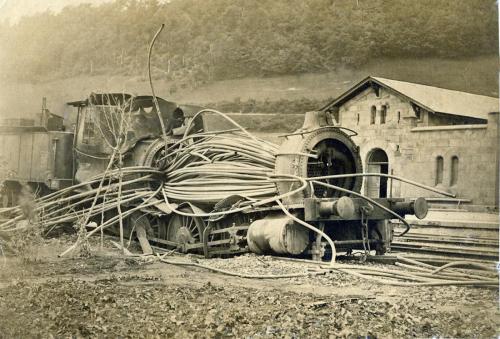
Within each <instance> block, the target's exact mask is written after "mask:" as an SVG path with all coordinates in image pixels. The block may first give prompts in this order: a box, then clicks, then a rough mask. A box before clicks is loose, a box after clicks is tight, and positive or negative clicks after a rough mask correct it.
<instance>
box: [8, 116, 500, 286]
mask: <svg viewBox="0 0 500 339" xmlns="http://www.w3.org/2000/svg"><path fill="white" fill-rule="evenodd" d="M203 113H212V114H218V115H220V116H222V117H223V118H225V119H226V120H228V121H229V122H231V123H232V124H233V125H234V126H235V127H236V129H233V130H227V131H218V132H203V133H193V134H189V132H190V130H191V128H192V126H191V124H190V123H189V124H188V126H187V128H186V132H185V134H184V136H183V137H182V139H181V140H179V141H177V142H175V143H174V144H171V145H170V146H166V148H167V153H166V154H167V156H166V157H165V160H167V161H166V162H167V166H166V168H165V169H164V170H159V169H155V168H149V167H127V168H122V169H116V170H111V171H109V172H106V173H105V174H104V175H100V176H96V177H94V178H91V179H90V180H89V181H87V182H85V183H81V184H77V185H74V186H71V187H68V188H66V189H63V190H60V191H57V192H55V193H52V194H50V195H47V196H45V197H41V198H39V199H36V200H35V206H36V207H35V211H36V213H37V214H38V215H39V218H40V220H43V226H44V227H54V226H56V225H58V224H61V223H67V222H77V221H79V220H81V218H82V216H87V219H88V217H92V216H96V215H99V214H102V213H105V212H107V211H112V210H115V209H117V208H118V207H119V206H122V205H127V206H129V208H128V209H125V210H124V212H123V213H122V214H120V215H115V216H114V217H112V218H110V219H108V220H106V221H105V222H103V223H102V224H101V225H99V226H98V227H96V228H94V229H93V230H92V231H90V232H88V233H87V234H86V235H85V237H86V238H88V237H90V236H92V235H93V234H95V233H96V232H97V231H99V230H103V229H105V228H107V227H109V226H111V225H113V224H114V223H116V222H118V221H119V220H120V218H124V217H127V216H129V215H131V214H132V213H134V212H136V211H139V210H141V209H143V208H145V207H149V206H153V205H155V204H158V203H160V202H164V203H166V204H167V205H168V206H170V208H171V209H172V211H173V213H176V214H179V215H183V216H191V217H202V218H204V217H213V216H224V215H230V214H234V213H238V212H242V211H248V210H251V209H254V208H255V207H259V206H264V205H271V204H276V205H278V206H279V207H280V208H281V210H282V211H283V213H285V214H286V215H287V216H289V217H291V218H292V219H294V220H295V221H296V222H298V223H299V224H301V225H303V226H304V227H306V228H308V229H310V230H311V231H313V232H316V233H317V234H319V235H321V236H322V237H323V238H324V239H325V240H326V241H327V242H328V244H329V245H330V247H331V249H332V259H331V262H330V264H329V265H326V266H322V267H321V268H320V269H319V270H317V271H315V272H313V273H307V274H292V275H284V276H266V277H268V278H277V277H278V278H279V277H282V278H285V277H292V276H301V275H310V274H324V273H326V272H328V271H331V270H337V271H340V272H344V273H348V274H351V275H354V276H357V277H359V278H365V279H371V280H374V281H378V282H381V283H389V284H396V285H402V286H436V285H449V284H455V285H473V286H483V285H484V286H491V285H492V284H497V283H498V280H495V279H491V277H485V276H482V275H475V276H471V275H470V274H469V275H467V274H465V275H464V274H460V273H457V272H450V271H448V272H447V273H444V272H442V270H444V269H446V268H449V267H448V266H446V267H442V268H438V269H439V270H438V269H436V267H432V268H430V267H425V266H422V265H425V264H422V263H420V262H419V263H418V264H415V262H414V261H413V263H412V266H411V269H412V270H413V271H416V272H412V273H407V272H406V273H405V272H401V271H396V270H387V269H378V268H366V267H364V268H363V267H362V268H360V267H359V266H357V265H351V266H349V265H344V264H338V263H335V246H334V243H333V241H332V239H331V238H330V237H329V236H328V235H327V234H325V233H324V232H322V231H321V230H319V229H318V228H316V227H315V226H313V225H311V224H309V223H307V222H305V221H303V220H301V219H299V218H297V217H296V216H295V215H294V214H293V213H292V212H291V211H290V210H289V209H288V208H287V207H286V206H285V205H284V204H283V203H282V200H283V199H285V198H287V197H288V196H291V195H294V194H296V193H298V192H301V191H303V190H305V189H306V188H307V187H308V186H311V185H322V186H325V187H328V188H331V189H334V190H338V191H340V192H343V193H346V194H348V195H354V196H357V197H360V198H362V199H364V200H366V201H367V202H369V203H370V204H372V205H374V206H376V207H377V208H380V209H383V210H384V211H386V212H388V213H390V214H391V215H393V216H394V218H397V219H399V220H401V221H402V222H403V223H404V224H405V225H406V226H407V230H406V231H404V232H403V234H404V233H406V232H407V231H408V229H409V227H410V225H409V224H408V223H407V222H406V220H404V218H402V217H401V216H399V215H397V214H396V213H394V212H393V211H391V210H389V209H387V208H386V207H384V206H382V205H380V204H379V203H377V202H376V201H374V200H373V199H370V198H368V197H365V196H364V195H362V194H359V193H357V192H354V191H352V190H347V189H345V188H343V187H339V186H335V185H331V184H329V183H328V182H325V181H327V180H329V179H337V178H345V177H355V176H363V177H368V176H378V177H387V178H391V179H394V180H399V181H402V182H405V183H407V184H410V185H414V186H417V187H420V188H423V189H426V190H429V191H432V192H436V193H440V194H443V195H448V196H449V195H450V194H449V193H447V192H442V191H439V190H436V189H435V188H433V187H428V186H425V185H422V184H419V183H416V182H413V181H410V180H408V179H404V178H401V177H397V176H393V175H385V174H379V173H353V174H341V175H329V176H321V177H311V178H302V177H298V176H294V175H288V174H287V175H285V174H276V173H274V171H275V169H274V163H275V158H276V155H277V153H278V146H276V145H274V144H272V143H269V142H267V141H264V140H261V139H259V138H257V137H255V136H254V135H252V134H250V133H249V132H248V131H246V130H245V129H244V128H242V127H241V126H240V125H238V124H237V123H236V122H235V121H234V120H232V119H231V118H229V117H228V116H226V115H225V114H223V113H220V112H217V111H213V110H203V111H200V112H198V113H197V114H196V115H195V117H196V116H197V115H199V114H203ZM195 117H193V119H192V120H191V121H193V120H194V118H195ZM307 156H310V157H315V154H314V153H311V154H307ZM118 175H122V180H123V181H122V183H121V194H119V193H118V188H119V183H118V182H117V177H118ZM280 181H289V182H293V183H298V187H297V188H295V189H292V190H290V191H289V192H287V193H284V194H279V193H278V191H277V188H276V183H277V182H280ZM152 183H157V184H158V186H157V188H156V189H152V188H151V187H152V185H151V184H152ZM97 184H99V186H100V187H99V188H94V187H95V186H96V185H97ZM231 195H238V196H241V197H243V198H244V201H243V202H242V203H240V204H239V205H237V206H233V208H231V209H229V210H227V211H212V212H208V213H187V212H184V211H181V210H179V209H176V208H175V206H173V205H172V204H171V202H185V201H187V202H190V203H193V204H195V205H196V204H207V205H215V204H216V203H218V202H219V201H221V200H223V199H225V198H227V197H228V196H231ZM159 197H162V199H161V200H158V198H159ZM153 198H154V199H153ZM91 201H96V202H97V203H96V204H95V206H93V207H92V206H91V207H89V203H90V202H91ZM2 214H3V215H6V214H8V215H10V216H11V219H10V220H8V221H7V222H4V223H3V224H0V230H2V231H10V230H15V229H16V228H15V227H16V223H17V222H18V221H20V220H21V219H23V218H24V216H23V211H22V208H21V207H19V206H17V207H13V208H10V209H7V210H3V211H1V212H0V216H1V215H2ZM77 246H78V242H77V243H75V244H73V245H72V246H71V247H70V248H68V249H67V250H66V251H64V252H63V253H62V254H61V256H63V255H65V254H67V253H69V252H70V251H71V250H73V249H74V248H76V247H77ZM161 260H162V261H165V262H168V263H171V264H180V265H188V266H199V267H201V268H206V269H210V270H215V271H217V269H213V268H210V267H208V266H204V265H201V264H196V265H193V263H186V262H184V263H182V262H174V261H172V260H167V259H165V258H161ZM401 260H403V259H401ZM404 260H406V261H404V262H401V263H400V265H408V263H409V261H408V260H409V259H404ZM450 265H451V266H453V265H454V263H450ZM219 271H220V270H219ZM220 273H224V274H228V272H220ZM229 273H230V272H229ZM231 275H237V276H241V275H238V274H231ZM248 277H250V276H248ZM251 277H254V278H262V276H255V275H252V276H251ZM381 277H382V278H381ZM471 278H474V279H473V280H471Z"/></svg>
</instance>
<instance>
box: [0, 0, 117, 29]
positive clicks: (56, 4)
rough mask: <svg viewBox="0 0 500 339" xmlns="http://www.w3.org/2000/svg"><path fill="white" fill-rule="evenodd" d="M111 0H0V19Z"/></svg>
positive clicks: (9, 20)
mask: <svg viewBox="0 0 500 339" xmlns="http://www.w3.org/2000/svg"><path fill="white" fill-rule="evenodd" d="M109 1H112V0H0V21H7V22H9V23H11V24H13V23H16V22H17V21H18V20H19V18H21V17H23V16H29V15H33V14H36V13H39V12H44V11H46V10H50V11H53V12H56V13H57V12H59V11H60V10H61V9H62V8H64V7H66V6H72V5H73V6H74V5H79V4H81V3H91V4H101V3H103V2H109Z"/></svg>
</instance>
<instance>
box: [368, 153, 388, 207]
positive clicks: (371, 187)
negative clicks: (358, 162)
mask: <svg viewBox="0 0 500 339" xmlns="http://www.w3.org/2000/svg"><path fill="white" fill-rule="evenodd" d="M366 169H367V172H368V173H381V174H388V173H389V159H388V158H387V153H385V151H384V150H382V149H380V148H375V149H373V150H372V151H371V152H370V153H369V154H368V159H367V161H366ZM366 194H367V195H368V196H369V197H370V198H386V197H387V178H384V177H376V176H373V177H367V178H366Z"/></svg>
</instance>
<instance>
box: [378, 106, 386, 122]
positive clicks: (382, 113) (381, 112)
mask: <svg viewBox="0 0 500 339" xmlns="http://www.w3.org/2000/svg"><path fill="white" fill-rule="evenodd" d="M386 117H387V106H386V105H383V106H382V111H380V123H381V124H385V118H386Z"/></svg>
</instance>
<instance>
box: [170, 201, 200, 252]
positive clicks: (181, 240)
mask: <svg viewBox="0 0 500 339" xmlns="http://www.w3.org/2000/svg"><path fill="white" fill-rule="evenodd" d="M179 211H181V212H184V213H194V211H193V209H192V208H191V207H189V206H185V207H182V208H180V209H179ZM204 230H205V222H204V221H203V219H202V218H200V217H188V216H184V215H180V214H175V215H173V216H172V217H171V218H170V221H169V222H168V225H167V229H166V234H165V240H168V241H172V242H175V243H176V244H177V248H178V249H179V250H181V252H183V253H187V252H188V251H189V245H192V244H201V243H202V237H203V231H204ZM192 251H193V252H200V251H201V248H198V249H194V250H192Z"/></svg>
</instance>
